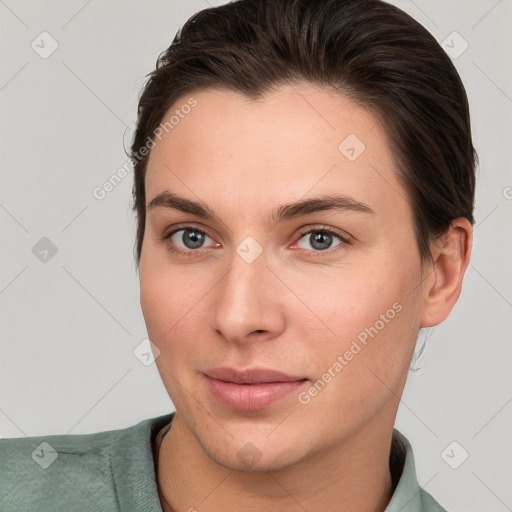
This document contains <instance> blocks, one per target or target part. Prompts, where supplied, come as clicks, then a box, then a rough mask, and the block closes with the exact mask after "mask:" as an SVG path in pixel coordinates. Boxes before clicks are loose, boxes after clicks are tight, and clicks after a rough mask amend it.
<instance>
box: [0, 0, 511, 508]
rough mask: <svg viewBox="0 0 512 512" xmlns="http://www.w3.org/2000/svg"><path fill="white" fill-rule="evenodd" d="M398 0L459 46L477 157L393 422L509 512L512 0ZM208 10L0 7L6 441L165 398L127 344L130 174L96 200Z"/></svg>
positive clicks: (164, 404) (447, 474)
mask: <svg viewBox="0 0 512 512" xmlns="http://www.w3.org/2000/svg"><path fill="white" fill-rule="evenodd" d="M218 3H221V2H218ZM393 3H394V4H396V5H397V6H398V7H400V8H402V9H404V10H405V11H407V12H409V13H410V14H411V15H412V16H413V17H414V18H416V19H417V20H418V21H419V22H421V23H422V24H423V25H424V26H425V27H426V28H427V29H428V30H429V31H430V32H431V33H432V34H433V35H434V36H435V37H436V38H437V40H438V41H439V42H440V43H441V42H443V41H444V47H445V48H446V49H447V51H448V52H449V53H450V52H451V55H452V56H453V57H452V58H453V60H454V63H455V65H456V67H457V69H458V70H459V72H460V74H461V76H462V79H463V81H464V83H465V86H466V88H467V92H468V95H469V100H470V104H471V114H472V123H473V133H474V142H475V145H476V148H477V151H478V153H479V157H480V167H479V170H478V190H477V202H476V211H475V215H476V227H475V239H474V247H473V257H472V261H471V264H470V267H469V268H468V271H467V274H466V278H465V283H464V287H463V292H462V295H461V297H460V300H459V302H458V304H457V306H456V307H455V309H454V311H453V313H452V315H451V316H450V317H449V319H448V320H447V321H446V322H444V323H443V324H442V325H440V326H439V327H436V328H434V329H430V330H429V331H428V332H427V333H426V336H427V338H428V340H429V341H428V345H427V348H426V350H425V351H424V352H423V354H422V356H421V357H420V359H419V361H418V363H417V366H419V367H420V369H419V370H418V371H417V372H414V373H413V372H411V374H410V377H409V381H408V383H407V387H406V390H405V392H404V395H403V397H402V403H401V405H400V409H399V413H398V418H397V422H396V427H397V428H398V429H399V430H401V432H403V433H404V434H405V435H406V436H407V437H408V439H409V440H410V442H411V444H412V445H413V449H414V454H415V458H416V468H417V474H418V480H419V483H420V485H421V486H423V487H424V488H425V489H426V490H427V491H429V492H430V493H432V494H433V495H434V496H435V497H436V499H438V501H439V502H440V503H441V504H442V505H443V506H445V507H446V508H447V509H448V510H451V511H461V512H462V511H464V512H471V511H474V512H477V511H478V512H481V511H483V510H485V511H486V512H505V511H507V510H512V486H511V485H510V482H511V481H512V439H511V435H510V432H512V429H511V426H512V386H511V380H512V377H511V374H512V372H511V369H512V368H511V367H512V363H511V360H512V358H511V332H512V329H511V318H512V315H511V313H512V285H511V281H512V280H511V272H510V261H512V257H511V256H512V250H511V249H512V247H511V245H512V244H511V234H512V233H511V230H510V224H511V210H512V173H511V163H510V162H511V161H512V151H511V145H512V144H511V142H512V123H511V119H512V116H511V112H512V78H511V69H512V65H511V64H512V63H511V59H510V48H512V35H511V34H512V32H511V31H510V26H511V22H512V1H511V0H498V1H495V0H492V1H491V0H489V1H487V0H472V1H468V0H464V1H462V0H459V1H451V2H446V1H444V0H415V1H412V0H396V1H394V2H393ZM209 5H212V6H213V5H216V4H215V2H213V1H210V2H206V1H205V0H186V1H177V0H174V1H170V0H166V1H163V0H150V1H146V2H135V1H131V2H127V1H121V0H109V1H99V0H89V1H85V0H73V1H70V0H66V1H64V0H53V1H52V2H40V1H36V0H17V1H15V0H5V1H4V0H1V1H0V20H1V22H0V23H1V28H0V41H1V43H0V51H1V70H0V105H1V121H0V165H1V173H2V174H1V188H0V223H1V224H0V225H1V230H2V231H1V243H0V252H1V261H0V307H1V334H0V338H1V344H2V346H1V363H0V433H1V435H2V436H3V437H20V436H34V435H47V434H48V435H49V434H81V433H92V432H98V431H102V430H110V429H116V428H124V427H127V426H129V425H133V424H135V423H137V422H139V421H141V420H142V419H145V418H149V417H154V416H158V415H161V414H166V413H168V412H170V411H171V410H173V405H172V402H171V401H170V399H169V397H168V395H167V393H166V391H165V389H164V387H163V385H162V383H161V380H160V377H159V375H158V372H157V369H156V367H155V365H154V364H152V365H149V366H145V365H144V364H142V362H141V361H140V360H139V359H138V358H137V357H136V356H135V355H134V350H135V351H136V352H137V347H138V346H139V345H140V344H141V342H143V340H144V339H145V338H146V336H147V333H146V329H145V324H144V321H143V317H142V313H141V311H140V305H139V295H138V292H139V288H138V286H139V284H138V275H137V272H136V267H135V264H134V259H133V252H132V248H133V242H134V236H135V222H134V216H133V214H132V211H131V187H132V177H133V173H131V172H130V173H129V174H128V176H127V177H125V178H124V180H122V182H121V183H119V184H118V185H117V187H115V188H114V189H113V190H112V191H111V192H109V193H108V194H107V196H106V197H105V198H104V199H103V200H98V199H96V198H95V197H94V195H93V190H94V189H95V187H98V186H101V185H102V184H103V183H104V182H105V181H106V180H108V178H109V177H110V176H111V175H112V174H114V173H115V172H116V171H117V170H118V169H119V168H121V167H122V166H123V165H125V164H126V162H127V157H126V154H125V152H124V147H127V143H126V141H127V140H128V142H129V134H130V128H131V127H130V124H131V123H132V122H133V121H135V119H136V105H137V98H138V94H139V91H140V89H141V87H142V85H143V83H144V80H145V75H146V74H147V73H149V72H150V71H152V70H153V68H154V65H155V61H156V58H157V56H158V54H159V53H160V52H161V51H163V50H164V49H165V48H167V47H168V46H169V44H170V43H171V41H172V39H173V37H174V35H175V33H176V31H177V30H178V28H179V27H180V26H182V25H183V23H184V22H185V21H186V20H187V19H188V18H189V16H191V15H192V14H193V13H195V12H197V11H198V10H201V9H204V8H206V7H208V6H209ZM454 32H456V33H457V34H454ZM42 33H43V34H42ZM466 46H467V48H466ZM52 51H53V53H51V52H52ZM50 53H51V54H50ZM433 72H435V70H433ZM423 339H424V337H421V338H420V340H419V342H418V346H419V344H420V343H422V341H423ZM453 442H455V444H452V443H453ZM466 452H467V455H468V456H467V459H466V460H465V461H464V462H463V463H461V464H460V465H459V466H458V467H457V468H456V469H454V468H453V467H451V466H450V465H449V464H448V463H447V462H446V461H447V460H448V459H447V457H446V454H447V453H448V454H452V455H451V456H452V459H454V458H455V459H456V460H458V461H459V462H460V460H462V458H464V457H465V456H466V455H465V453H466ZM443 454H444V455H443ZM452 465H453V462H452Z"/></svg>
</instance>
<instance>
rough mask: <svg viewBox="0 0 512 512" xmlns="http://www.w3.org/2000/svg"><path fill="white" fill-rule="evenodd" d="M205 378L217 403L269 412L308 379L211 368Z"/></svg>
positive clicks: (260, 370)
mask: <svg viewBox="0 0 512 512" xmlns="http://www.w3.org/2000/svg"><path fill="white" fill-rule="evenodd" d="M204 375H205V377H206V381H207V384H208V388H209V390H210V392H211V394H212V395H213V397H214V398H215V399H216V400H217V402H219V403H220V404H221V405H223V406H225V407H228V408H231V409H237V410H244V411H257V410H261V409H266V408H267V407H270V405H272V404H273V403H275V402H277V401H278V400H281V399H282V398H284V397H286V396H287V395H289V394H290V393H292V392H294V391H296V390H298V389H299V388H300V387H301V386H303V385H304V383H305V382H306V381H307V379H306V378H305V377H300V376H293V375H287V374H286V373H283V372H279V371H276V370H271V369H267V368H252V369H247V370H237V369H235V368H225V367H224V368H212V369H209V370H207V371H205V372H204Z"/></svg>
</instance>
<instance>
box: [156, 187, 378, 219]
mask: <svg viewBox="0 0 512 512" xmlns="http://www.w3.org/2000/svg"><path fill="white" fill-rule="evenodd" d="M147 207H148V209H154V208H157V207H163V208H171V209H174V210H179V211H181V212H183V213H190V214H192V215H196V216H197V217H201V218H203V219H207V220H211V221H215V222H218V223H223V221H222V219H221V218H220V216H219V215H218V214H217V213H215V211H214V210H212V209H211V208H210V207H209V206H208V205H207V204H205V203H203V202H201V201H199V202H196V201H192V200H191V199H187V198H186V197H183V196H179V195H177V194H173V193H171V192H169V191H167V190H165V191H164V192H161V193H160V194H158V195H157V196H155V197H154V198H153V199H152V200H151V201H150V202H149V203H148V204H147ZM331 210H334V211H353V212H362V213H372V214H374V213H375V212H374V211H373V210H372V209H371V208H370V207H369V206H368V205H367V204H365V203H362V202H360V201H356V200H355V199H353V198H351V197H350V196H345V195H337V194H334V195H333V194H327V195H321V196H317V197H313V198H310V199H303V200H299V201H296V202H293V203H287V204H283V205H280V206H278V207H276V208H274V210H272V212H271V214H270V217H269V218H270V219H271V221H273V222H275V223H279V222H282V221H285V220H291V219H296V218H298V217H303V216H306V215H311V214H313V213H317V212H325V211H331Z"/></svg>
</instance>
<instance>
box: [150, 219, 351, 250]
mask: <svg viewBox="0 0 512 512" xmlns="http://www.w3.org/2000/svg"><path fill="white" fill-rule="evenodd" d="M179 231H196V232H197V233H200V234H202V235H206V236H208V237H210V238H212V237H211V236H210V235H209V234H208V233H207V232H206V231H204V230H202V229H199V228H196V227H195V226H192V225H190V224H185V225H182V226H178V227H177V228H176V229H174V230H172V231H171V232H170V233H166V234H164V235H162V236H161V237H159V238H160V240H161V241H162V242H165V241H167V240H170V238H171V237H172V236H173V235H174V234H176V233H178V232H179ZM311 233H329V234H330V235H334V236H335V237H337V238H338V239H339V240H340V241H341V242H343V244H340V245H349V244H350V243H351V242H350V240H349V239H348V238H347V237H344V236H342V235H340V234H339V233H338V232H337V231H335V230H334V229H333V228H331V227H329V226H322V227H321V228H313V229H307V230H304V231H299V234H300V237H299V239H298V240H300V239H302V238H303V237H304V236H305V235H310V234H311ZM336 247H338V246H336ZM167 248H168V250H169V251H170V252H172V253H175V254H180V255H182V256H187V257H193V256H197V254H198V253H199V249H196V250H194V249H189V250H184V249H176V247H174V245H172V244H167ZM333 250H336V249H335V248H334V249H325V250H323V251H307V252H309V253H310V254H313V255H314V256H315V257H321V256H323V255H324V254H330V253H331V252H332V251H333Z"/></svg>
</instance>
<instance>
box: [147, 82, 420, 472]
mask: <svg viewBox="0 0 512 512" xmlns="http://www.w3.org/2000/svg"><path fill="white" fill-rule="evenodd" d="M192 96H193V98H194V99H195V102H196V103H195V106H194V108H192V109H183V111H187V112H188V113H187V114H186V115H183V116H182V117H180V120H179V123H176V124H175V125H174V126H173V129H172V130H168V133H165V132H164V134H163V136H162V137H161V140H158V139H155V140H156V145H155V146H154V147H153V149H152V150H151V154H150V158H149V161H148V168H147V175H146V199H147V208H146V213H147V215H146V225H145V236H144V242H143V246H142V253H141V261H140V286H141V306H142V310H143V314H144V318H145V321H146V325H147V329H148V334H149V337H150V339H151V341H152V342H153V343H154V345H156V347H158V349H159V351H160V353H159V355H158V357H157V358H156V364H157V366H158V370H159V372H160V375H161V377H162V380H163V383H164V385H165V387H166V389H167V391H168V393H169V395H170V397H171V399H172V401H173V403H174V405H175V407H176V409H177V411H178V415H179V416H180V418H181V419H182V421H183V422H184V424H186V426H187V428H188V429H189V430H190V432H192V434H193V435H194V436H195V438H196V439H197V441H198V442H199V444H200V445H201V446H202V448H203V449H204V450H205V452H206V453H207V454H208V455H209V456H210V457H211V458H212V459H213V460H214V461H216V462H218V463H220V464H222V465H224V466H226V467H230V468H233V469H247V467H248V466H247V465H248V464H249V462H250V465H251V469H252V470H270V469H278V468H282V467H285V466H288V465H290V464H293V463H298V462H300V461H304V460H306V459H307V458H308V457H311V456H313V455H317V454H321V453H322V452H324V451H327V450H332V449H333V447H335V446H339V445H340V443H343V442H345V441H347V440H348V439H350V438H351V436H354V435H356V434H357V433H358V432H360V431H362V429H363V427H365V428H366V429H368V428H371V429H372V431H373V432H376V431H378V430H380V431H381V432H384V431H386V432H387V431H388V430H389V428H392V425H393V422H394V419H395V415H396V409H397V406H398V403H397V402H398V399H397V398H396V397H397V396H400V395H401V393H402V390H403V386H404V384H405V380H406V377H407V372H408V368H409V362H410V359H411V356H412V353H413V351H414V346H415V342H416V337H417V333H418V329H419V328H420V320H419V319H420V315H421V308H422V304H421V295H422V291H421V288H422V287H421V285H420V283H421V261H420V256H419V253H418V249H417V245H416V241H415V237H414V231H413V224H412V211H411V208H410V205H409V203H408V200H407V196H406V192H405V190H404V189H403V187H402V186H401V184H400V183H399V181H398V179H397V177H396V169H395V166H394V163H393V158H392V154H391V152H390V149H389V145H388V140H387V138H386V133H385V131H384V128H383V126H382V125H381V124H379V122H378V120H377V117H376V116H375V115H373V114H372V113H371V112H370V111H367V110H365V109H363V108H361V107H360V106H357V105H356V104H355V103H353V102H351V101H350V100H348V99H347V98H345V97H344V96H342V95H340V94H339V93H334V92H329V91H328V90H327V89H320V88H317V87H314V86H311V85H307V84H297V85H296V86H294V87H290V86H287V87H281V88H280V89H279V90H278V91H277V92H272V93H269V94H267V95H266V96H264V97H263V98H262V99H259V100H257V101H251V100H249V99H247V98H245V97H244V96H243V95H241V94H239V93H235V92H231V91H226V90H208V91H202V92H198V93H197V94H193V95H192ZM187 101H189V104H190V98H189V97H188V96H187V97H185V96H184V97H183V98H181V99H180V100H179V101H177V102H176V104H175V105H173V107H172V109H171V110H170V111H169V113H168V115H166V116H165V120H167V118H168V117H169V116H170V115H171V114H172V113H173V112H174V111H175V110H176V109H180V108H181V106H182V105H185V104H187ZM170 194H173V197H174V200H170V197H171V196H170ZM176 198H182V199H185V200H186V201H184V200H178V201H177V200H176ZM191 202H194V203H199V204H200V205H201V206H202V208H198V207H197V206H194V205H192V204H191ZM149 203H153V204H152V206H148V205H149ZM295 203H303V204H302V206H296V207H294V206H290V205H293V204H295ZM207 212H209V213H210V215H207V214H206V213H207ZM252 370H254V371H252ZM272 371H276V372H281V373H279V374H275V373H272ZM283 374H284V375H283Z"/></svg>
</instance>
